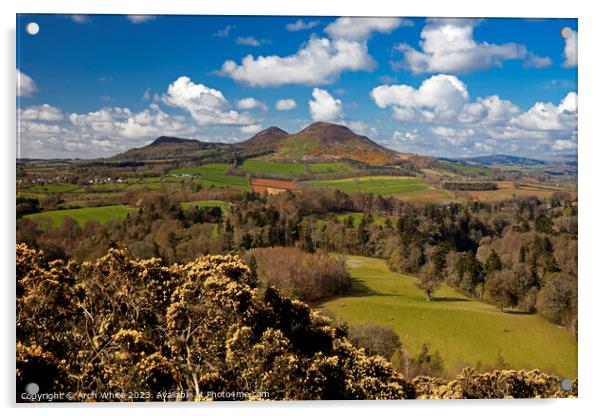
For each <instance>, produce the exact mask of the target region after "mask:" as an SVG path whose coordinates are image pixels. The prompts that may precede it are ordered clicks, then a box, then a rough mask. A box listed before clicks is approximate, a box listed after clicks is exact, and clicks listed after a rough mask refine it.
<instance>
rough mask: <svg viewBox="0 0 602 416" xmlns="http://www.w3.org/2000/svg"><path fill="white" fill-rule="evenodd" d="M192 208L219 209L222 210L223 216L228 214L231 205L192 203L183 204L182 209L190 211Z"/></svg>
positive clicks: (223, 203)
mask: <svg viewBox="0 0 602 416" xmlns="http://www.w3.org/2000/svg"><path fill="white" fill-rule="evenodd" d="M192 207H199V208H204V207H219V208H220V209H221V210H222V214H224V215H225V214H227V213H228V209H229V207H230V203H229V202H227V201H192V202H182V208H184V209H188V208H192Z"/></svg>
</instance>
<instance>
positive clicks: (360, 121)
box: [17, 15, 578, 157]
mask: <svg viewBox="0 0 602 416" xmlns="http://www.w3.org/2000/svg"><path fill="white" fill-rule="evenodd" d="M30 22H36V23H37V24H38V25H39V28H40V30H39V33H38V34H36V35H30V34H28V33H27V32H26V26H27V24H28V23H30ZM563 28H570V29H571V31H569V32H566V33H565V35H566V34H567V33H568V34H569V36H568V38H563V37H562V36H561V29H563ZM577 30H578V28H577V21H576V20H575V19H545V20H535V19H478V20H475V19H471V20H465V19H424V18H412V17H409V18H408V17H404V18H351V19H350V18H335V17H303V18H299V17H237V16H118V15H89V16H82V15H77V16H73V15H19V16H18V17H17V70H18V71H19V72H18V77H19V86H18V90H17V105H18V109H19V111H18V116H19V124H18V125H19V152H20V156H21V157H96V156H107V155H112V154H115V153H119V152H121V151H123V150H126V149H128V148H131V147H138V146H142V145H144V144H146V143H149V142H150V141H152V140H153V139H154V138H156V137H157V136H159V135H162V134H166V135H177V136H180V137H190V138H195V139H199V140H204V141H223V142H235V141H240V140H244V139H246V138H248V137H250V136H251V135H252V134H254V133H255V132H257V131H260V130H261V129H263V128H267V127H269V126H271V125H277V126H279V127H281V128H283V129H285V130H287V131H289V132H295V131H298V130H300V129H301V128H303V127H304V126H306V125H307V124H309V123H311V122H313V121H318V120H322V121H331V122H335V123H341V124H345V125H347V126H349V127H350V128H351V129H352V130H354V131H356V132H358V133H361V134H365V135H367V136H369V137H370V138H372V139H373V140H375V141H377V142H379V143H381V144H383V145H385V146H388V147H391V148H394V149H396V150H400V151H407V152H414V153H420V154H428V155H435V156H454V157H461V156H473V155H484V154H492V153H508V154H515V155H523V156H533V157H547V156H549V155H552V154H556V153H567V152H575V150H576V145H577V134H576V123H577V96H576V92H577V57H576V44H577Z"/></svg>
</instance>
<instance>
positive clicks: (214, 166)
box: [168, 163, 230, 175]
mask: <svg viewBox="0 0 602 416" xmlns="http://www.w3.org/2000/svg"><path fill="white" fill-rule="evenodd" d="M229 167H230V165H228V164H227V163H209V164H207V165H201V166H195V167H193V168H181V169H173V170H170V171H169V172H168V173H169V174H170V175H207V174H209V175H211V174H224V173H226V170H228V168H229Z"/></svg>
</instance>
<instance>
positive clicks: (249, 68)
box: [219, 17, 408, 87]
mask: <svg viewBox="0 0 602 416" xmlns="http://www.w3.org/2000/svg"><path fill="white" fill-rule="evenodd" d="M407 22H408V21H406V20H404V19H400V18H388V17H387V18H349V17H342V18H339V19H337V20H335V21H334V22H333V23H331V24H330V25H328V26H327V27H326V29H325V32H326V33H327V34H328V35H329V37H322V38H321V37H316V36H312V37H311V38H310V39H309V41H308V42H307V43H305V44H303V45H301V47H300V48H299V49H298V50H297V52H296V53H294V54H292V55H288V56H278V55H267V56H257V57H255V56H253V55H247V56H246V57H244V58H243V59H242V61H241V62H240V64H238V63H236V62H235V61H233V60H227V61H225V62H224V63H223V65H222V67H221V70H220V71H219V74H221V75H222V76H227V77H230V78H232V79H234V80H235V81H238V82H242V83H245V84H248V85H251V86H254V87H268V86H279V85H284V84H301V85H312V86H315V85H323V84H331V83H333V82H335V81H336V80H338V79H339V76H340V75H341V73H342V72H343V71H370V70H372V69H373V68H374V67H375V66H376V63H375V61H374V59H372V57H371V56H370V54H369V53H368V39H369V38H370V36H371V34H372V33H374V32H379V33H390V32H392V31H393V30H394V29H395V28H397V27H399V26H401V25H403V24H406V25H407V24H408V23H407ZM299 26H301V25H299Z"/></svg>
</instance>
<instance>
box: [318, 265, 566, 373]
mask: <svg viewBox="0 0 602 416" xmlns="http://www.w3.org/2000/svg"><path fill="white" fill-rule="evenodd" d="M347 259H348V269H349V271H350V273H351V276H352V280H353V284H352V287H351V289H350V290H349V291H348V292H347V293H346V294H344V295H342V296H339V297H336V298H334V299H330V300H328V301H326V302H324V303H323V304H322V305H320V308H324V309H327V310H329V311H331V312H332V313H334V314H335V316H336V317H337V319H340V320H343V321H347V322H348V323H349V324H351V325H358V324H373V325H381V326H386V327H390V328H392V329H394V330H395V331H396V332H397V334H398V335H399V337H400V339H401V342H402V344H403V346H404V347H405V348H407V349H408V350H409V351H410V352H411V353H412V354H414V355H415V354H417V353H418V351H419V349H420V347H421V346H422V344H423V343H428V344H430V347H431V351H435V350H437V351H439V353H440V354H441V357H442V358H443V360H444V364H445V367H446V370H447V371H449V372H451V373H453V372H454V371H457V370H458V369H460V368H462V367H463V366H467V365H470V366H478V365H479V364H481V365H483V366H495V365H496V364H497V363H498V360H499V357H502V358H503V360H504V362H506V363H507V364H508V366H509V367H512V368H525V369H534V368H538V369H540V370H542V371H546V372H551V373H556V374H559V375H561V376H563V377H574V376H576V374H577V342H576V340H575V337H574V336H573V335H571V334H570V333H569V332H568V331H567V330H566V329H564V328H561V327H558V326H556V325H554V324H552V323H550V322H548V321H546V320H544V319H543V318H541V317H540V316H538V315H528V314H519V313H502V312H500V311H499V309H497V308H496V307H494V306H492V305H489V304H486V303H483V302H479V301H477V300H474V299H469V298H467V297H465V296H462V295H460V294H458V293H457V292H455V291H454V290H452V289H451V288H450V287H448V286H446V285H443V286H442V287H441V288H440V289H439V290H438V291H437V292H436V293H435V300H433V301H431V302H427V301H426V300H425V298H424V295H423V293H422V292H421V291H420V290H419V289H417V288H416V285H415V283H416V279H415V278H414V277H411V276H405V275H401V274H398V273H394V272H391V271H389V269H388V267H387V265H386V262H385V261H384V260H380V259H372V258H367V257H357V256H348V258H347Z"/></svg>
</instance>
